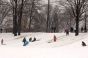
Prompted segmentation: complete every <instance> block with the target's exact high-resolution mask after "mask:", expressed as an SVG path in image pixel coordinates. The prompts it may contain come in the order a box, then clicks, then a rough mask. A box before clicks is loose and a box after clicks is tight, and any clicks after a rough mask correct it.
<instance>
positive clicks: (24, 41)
mask: <svg viewBox="0 0 88 58" xmlns="http://www.w3.org/2000/svg"><path fill="white" fill-rule="evenodd" d="M23 43H24V45H25V43H26V38H25V37H24V39H23Z"/></svg>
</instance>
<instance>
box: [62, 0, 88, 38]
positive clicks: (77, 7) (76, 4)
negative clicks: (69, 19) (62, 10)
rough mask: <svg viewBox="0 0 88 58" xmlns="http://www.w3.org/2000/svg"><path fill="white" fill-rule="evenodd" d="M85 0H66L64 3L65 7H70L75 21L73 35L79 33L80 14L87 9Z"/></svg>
mask: <svg viewBox="0 0 88 58" xmlns="http://www.w3.org/2000/svg"><path fill="white" fill-rule="evenodd" d="M87 3H88V1H87V0H67V2H65V3H64V6H65V7H68V8H69V9H71V11H72V14H73V16H74V18H75V23H76V27H75V28H76V30H75V35H76V36H77V35H79V21H80V18H81V17H82V15H83V14H84V13H85V12H86V11H87Z"/></svg>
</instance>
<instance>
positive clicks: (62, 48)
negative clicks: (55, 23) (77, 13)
mask: <svg viewBox="0 0 88 58" xmlns="http://www.w3.org/2000/svg"><path fill="white" fill-rule="evenodd" d="M54 35H56V37H57V41H56V42H53V37H54ZM24 37H26V39H27V40H28V39H29V38H30V37H32V38H34V37H36V38H37V40H39V41H35V42H29V44H28V45H27V46H25V47H24V46H23V43H22V40H23V38H24ZM2 38H3V39H4V44H6V45H0V58H88V55H87V54H88V46H86V47H82V45H81V42H82V41H84V42H86V44H87V45H88V33H80V35H79V36H74V33H70V35H69V36H66V35H65V33H22V35H20V36H17V37H14V36H13V34H11V33H7V34H6V33H2V34H0V40H1V39H2ZM48 42H51V43H48Z"/></svg>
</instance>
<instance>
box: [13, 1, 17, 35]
mask: <svg viewBox="0 0 88 58" xmlns="http://www.w3.org/2000/svg"><path fill="white" fill-rule="evenodd" d="M13 30H14V31H13V32H14V36H17V0H15V8H14V17H13Z"/></svg>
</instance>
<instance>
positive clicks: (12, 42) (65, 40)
mask: <svg viewBox="0 0 88 58" xmlns="http://www.w3.org/2000/svg"><path fill="white" fill-rule="evenodd" d="M54 35H56V37H57V42H53V37H54ZM87 36H88V34H86V33H80V35H79V36H74V33H70V35H69V36H66V35H65V33H22V35H20V36H17V37H14V36H13V34H11V33H7V34H6V33H2V34H0V39H2V38H3V39H4V43H5V44H6V45H0V46H1V47H23V42H22V40H23V38H24V37H26V39H27V41H28V40H29V38H30V37H32V38H34V37H36V38H37V40H39V41H35V42H29V45H27V46H26V47H30V48H33V47H35V48H38V47H39V48H54V47H59V46H64V45H71V44H72V45H74V44H75V43H76V42H78V41H79V43H80V44H81V41H82V40H83V41H86V42H88V41H87V39H88V37H87ZM48 42H51V43H48ZM73 43H74V44H73ZM80 44H79V46H81V45H80ZM72 45H71V46H72Z"/></svg>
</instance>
